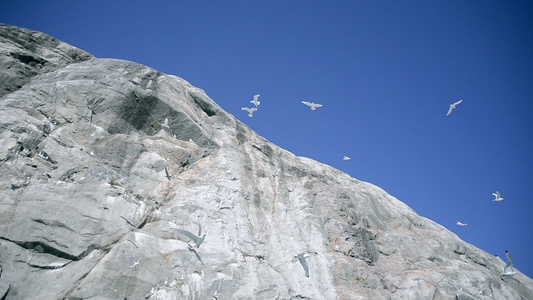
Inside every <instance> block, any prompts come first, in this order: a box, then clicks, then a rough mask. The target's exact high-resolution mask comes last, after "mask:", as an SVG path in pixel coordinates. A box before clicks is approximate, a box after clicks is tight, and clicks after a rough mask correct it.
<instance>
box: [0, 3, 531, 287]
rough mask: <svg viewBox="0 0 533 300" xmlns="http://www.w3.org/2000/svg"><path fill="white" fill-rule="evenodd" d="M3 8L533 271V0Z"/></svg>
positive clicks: (8, 16)
mask: <svg viewBox="0 0 533 300" xmlns="http://www.w3.org/2000/svg"><path fill="white" fill-rule="evenodd" d="M1 6H2V9H1V11H0V22H2V23H7V24H11V25H18V26H22V27H26V28H30V29H33V30H38V31H42V32H45V33H47V34H50V35H52V36H54V37H56V38H58V39H60V40H63V41H65V42H67V43H69V44H72V45H74V46H77V47H79V48H81V49H84V50H86V51H88V52H90V53H91V54H93V55H95V56H97V57H101V58H120V59H125V60H131V61H135V62H138V63H141V64H144V65H147V66H150V67H152V68H155V69H157V70H160V71H162V72H165V73H168V74H173V75H177V76H180V77H182V78H184V79H185V80H187V81H189V82H191V83H192V84H193V85H195V86H197V87H199V88H202V89H204V90H205V91H206V93H207V94H208V95H209V96H210V97H211V98H212V99H213V100H215V101H216V102H217V103H218V104H219V105H220V106H222V107H223V108H224V109H225V110H226V111H228V112H230V113H231V114H233V115H234V116H236V117H237V118H239V119H240V120H241V121H243V122H244V123H246V124H247V125H248V126H250V127H251V128H252V129H253V130H255V131H256V132H258V133H259V134H260V135H262V136H263V137H265V138H266V139H268V140H270V141H271V142H273V143H275V144H277V145H279V146H280V147H282V148H285V149H287V150H289V151H291V152H293V153H295V154H296V155H300V156H306V157H310V158H313V159H315V160H317V161H320V162H323V163H326V164H329V165H331V166H334V167H336V168H338V169H340V170H343V171H345V172H347V173H349V174H350V175H352V176H353V177H355V178H357V179H360V180H364V181H368V182H371V183H373V184H376V185H378V186H380V187H382V188H384V189H385V190H386V191H387V192H389V193H390V194H391V195H393V196H395V197H397V198H398V199H400V200H401V201H403V202H405V203H407V204H408V205H409V206H411V207H412V208H413V209H415V210H416V211H417V212H418V213H419V214H420V215H422V216H425V217H427V218H429V219H431V220H434V221H436V222H438V223H440V224H442V225H443V226H445V227H447V228H448V229H450V230H452V231H453V232H455V233H456V234H458V235H459V237H461V238H462V239H464V240H465V241H467V242H469V243H472V244H474V245H476V246H477V247H480V248H481V249H483V250H485V251H487V252H489V253H492V254H498V255H499V256H500V257H505V255H504V253H505V250H506V249H507V250H509V251H510V252H511V254H512V255H513V257H514V260H515V266H516V267H517V268H518V269H519V270H521V271H522V272H524V273H526V274H527V275H528V276H530V277H533V258H532V256H531V248H530V246H531V244H532V243H533V234H532V231H533V217H532V212H533V60H532V57H533V24H532V23H533V2H532V1H503V0H502V1H492V0H479V1H475V0H471V1H463V0H449V1H426V0H420V1H418V0H417V1H415V0H409V1H355V0H353V1H348V0H346V1H335V0H333V1H296V0H291V1H286V0H283V1H273V0H269V1H249V0H246V1H244V0H243V1H207V0H206V1H131V0H130V1H117V0H115V1H109V0H106V1H101V0H100V1H3V3H2V5H1ZM254 94H261V97H260V101H261V105H260V107H259V110H258V111H257V112H256V113H255V115H254V117H253V118H249V117H248V116H247V114H246V112H244V111H241V107H242V106H249V105H251V104H250V103H249V101H250V100H252V98H253V95H254ZM460 99H464V101H463V103H462V104H460V105H459V106H458V107H457V109H456V110H455V111H454V112H453V113H452V114H451V115H450V116H449V117H446V112H447V111H448V107H449V104H451V103H453V102H455V101H458V100H460ZM302 100H307V101H313V102H318V103H321V104H323V105H324V106H323V107H322V108H319V109H317V110H316V111H311V110H310V109H309V108H308V107H306V106H304V105H303V104H302V103H301V101H302ZM344 155H347V156H350V157H351V158H352V160H350V161H343V160H342V157H343V156H344ZM496 190H499V191H500V192H501V193H502V197H504V198H505V200H504V201H502V202H493V201H492V199H493V196H492V195H491V193H492V192H494V191H496ZM456 221H461V222H464V223H468V226H466V227H459V226H457V225H455V222H456Z"/></svg>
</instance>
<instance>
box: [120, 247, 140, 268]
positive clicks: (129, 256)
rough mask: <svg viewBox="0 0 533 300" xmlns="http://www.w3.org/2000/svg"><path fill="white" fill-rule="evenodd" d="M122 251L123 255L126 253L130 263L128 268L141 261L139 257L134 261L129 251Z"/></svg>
mask: <svg viewBox="0 0 533 300" xmlns="http://www.w3.org/2000/svg"><path fill="white" fill-rule="evenodd" d="M123 252H124V255H126V257H128V259H129V260H130V263H131V266H130V268H133V267H135V266H136V265H138V264H139V262H140V261H141V258H139V260H138V261H135V258H134V257H133V256H132V255H131V254H129V253H128V252H126V251H123Z"/></svg>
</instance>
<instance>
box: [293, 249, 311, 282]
mask: <svg viewBox="0 0 533 300" xmlns="http://www.w3.org/2000/svg"><path fill="white" fill-rule="evenodd" d="M306 257H309V255H308V254H304V253H300V254H298V255H296V256H295V258H297V259H298V260H299V261H300V263H301V264H302V267H303V268H304V271H305V277H309V266H308V265H307V261H306V260H305V258H306Z"/></svg>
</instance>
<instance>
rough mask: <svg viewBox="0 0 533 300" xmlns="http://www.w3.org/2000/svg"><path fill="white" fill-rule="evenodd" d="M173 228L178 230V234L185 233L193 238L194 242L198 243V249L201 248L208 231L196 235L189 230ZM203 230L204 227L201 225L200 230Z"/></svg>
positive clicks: (175, 230)
mask: <svg viewBox="0 0 533 300" xmlns="http://www.w3.org/2000/svg"><path fill="white" fill-rule="evenodd" d="M172 230H174V232H176V233H178V234H182V235H185V236H187V237H188V238H190V239H191V240H193V241H194V243H195V244H196V248H197V249H198V248H200V245H201V244H202V243H203V242H204V239H205V236H206V235H207V231H206V232H204V234H201V232H199V233H198V235H195V234H194V233H190V232H188V231H187V230H182V229H174V228H173V229H172ZM201 230H202V228H201V227H200V231H201Z"/></svg>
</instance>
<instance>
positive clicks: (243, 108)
mask: <svg viewBox="0 0 533 300" xmlns="http://www.w3.org/2000/svg"><path fill="white" fill-rule="evenodd" d="M241 109H242V110H245V111H247V112H248V117H250V118H251V117H253V116H254V111H256V110H257V108H255V107H252V108H248V107H241Z"/></svg>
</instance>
